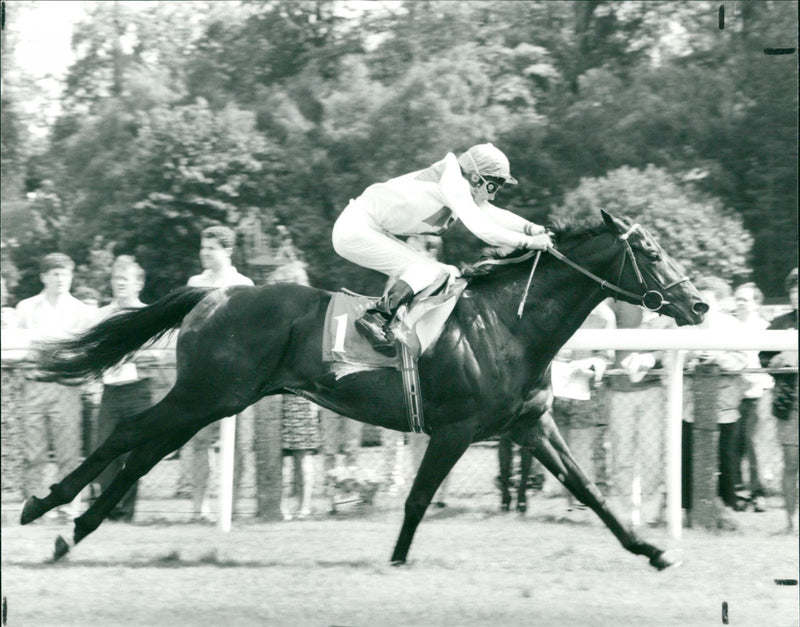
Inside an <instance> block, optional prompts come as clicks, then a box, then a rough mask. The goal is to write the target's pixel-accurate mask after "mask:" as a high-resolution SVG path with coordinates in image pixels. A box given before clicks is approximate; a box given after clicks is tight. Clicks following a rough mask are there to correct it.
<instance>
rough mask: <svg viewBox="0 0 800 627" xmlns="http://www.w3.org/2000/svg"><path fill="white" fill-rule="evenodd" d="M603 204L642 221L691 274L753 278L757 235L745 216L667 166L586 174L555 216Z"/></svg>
mask: <svg viewBox="0 0 800 627" xmlns="http://www.w3.org/2000/svg"><path fill="white" fill-rule="evenodd" d="M601 209H605V210H606V211H608V212H609V213H611V214H614V215H617V216H625V217H628V218H630V219H631V220H633V221H635V222H639V223H641V224H642V226H644V227H645V228H647V229H648V230H650V231H651V232H652V233H653V235H654V236H655V237H656V239H657V240H658V241H659V243H660V244H661V245H662V246H663V247H664V249H665V250H666V251H667V252H668V253H669V254H670V255H672V256H673V257H674V258H675V259H678V260H680V262H681V264H682V265H684V266H685V268H686V271H687V272H688V273H689V275H690V276H691V277H695V278H696V277H698V276H701V275H712V276H718V277H721V278H723V279H725V280H726V281H729V282H731V283H733V282H739V283H741V282H744V281H745V280H747V279H748V278H749V274H750V268H749V264H748V257H749V254H750V250H751V248H752V244H753V239H752V237H751V236H750V234H749V233H748V232H747V231H746V230H745V228H744V227H743V225H742V219H741V217H740V216H737V215H736V214H734V213H733V212H732V211H730V210H728V209H726V208H725V207H723V206H722V204H721V203H720V201H719V200H717V199H714V198H710V197H708V196H706V195H704V194H702V193H700V192H697V191H696V190H693V189H692V188H691V187H690V186H686V185H681V184H679V183H678V182H677V181H676V180H675V179H674V178H673V177H672V176H671V175H670V174H669V173H668V172H667V171H665V170H663V169H659V168H656V167H654V166H652V165H650V166H648V167H647V168H645V169H644V170H636V169H633V168H628V167H623V168H619V169H618V170H614V171H612V172H609V173H608V175H607V176H604V177H602V178H586V179H582V180H581V182H580V184H579V185H578V186H577V188H576V189H575V190H573V191H571V192H568V193H567V194H566V196H565V197H564V203H563V205H561V206H560V207H558V208H557V209H556V210H555V211H554V216H559V217H577V218H581V217H586V216H589V215H597V216H599V215H600V210H601Z"/></svg>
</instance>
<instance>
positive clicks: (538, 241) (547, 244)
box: [525, 233, 553, 250]
mask: <svg viewBox="0 0 800 627" xmlns="http://www.w3.org/2000/svg"><path fill="white" fill-rule="evenodd" d="M552 247H553V240H552V239H550V236H549V235H547V234H546V233H541V234H540V235H533V236H532V237H526V238H525V248H527V249H528V250H547V249H548V248H552Z"/></svg>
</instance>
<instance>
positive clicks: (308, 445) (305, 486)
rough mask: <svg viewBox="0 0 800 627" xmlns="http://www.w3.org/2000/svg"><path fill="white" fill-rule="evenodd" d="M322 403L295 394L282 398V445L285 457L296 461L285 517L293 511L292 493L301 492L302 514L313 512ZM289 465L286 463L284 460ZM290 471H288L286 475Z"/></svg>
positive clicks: (285, 497)
mask: <svg viewBox="0 0 800 627" xmlns="http://www.w3.org/2000/svg"><path fill="white" fill-rule="evenodd" d="M320 440H321V438H320V428H319V407H317V406H316V405H314V403H312V402H310V401H308V400H306V399H304V398H300V397H297V396H293V395H291V394H287V395H285V396H283V397H282V399H281V446H282V448H283V455H284V459H286V458H290V459H291V460H292V461H293V462H294V468H293V472H292V482H291V488H290V490H289V491H288V493H287V491H286V490H284V492H283V494H282V495H281V513H282V514H283V518H284V520H291V518H292V516H293V514H292V511H291V509H290V507H289V501H288V497H289V496H290V495H292V494H294V495H297V497H298V500H299V508H298V511H297V517H298V518H307V517H308V516H310V515H311V497H312V495H313V491H314V457H313V456H314V455H316V454H317V451H318V450H319V447H320ZM284 466H285V464H284ZM287 474H288V473H286V472H284V476H286V475H287Z"/></svg>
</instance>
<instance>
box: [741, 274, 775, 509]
mask: <svg viewBox="0 0 800 627" xmlns="http://www.w3.org/2000/svg"><path fill="white" fill-rule="evenodd" d="M733 297H734V301H735V304H736V310H735V312H734V315H735V316H736V318H737V319H738V320H739V322H741V323H742V324H743V325H744V326H745V327H746V328H748V329H753V330H758V331H760V330H763V329H766V328H767V324H768V323H767V321H766V320H764V319H763V318H761V316H759V308H760V307H761V303H762V302H763V301H764V295H763V294H762V293H761V290H760V289H758V286H756V284H755V283H744V284H742V285H740V286H739V287H737V288H736V290H735V291H734V293H733ZM747 359H748V361H747V367H748V368H758V367H759V366H760V364H759V361H758V352H757V351H749V352H748V353H747ZM744 381H745V383H746V384H747V387H746V388H745V390H744V395H743V397H742V401H741V403H739V433H740V436H739V443H738V446H737V454H738V457H739V460H738V462H737V464H736V483H737V485H738V484H741V483H743V482H742V477H743V475H742V460H743V459H744V458H746V459H747V466H748V471H749V479H750V481H749V482H748V488H749V490H750V503H751V504H752V505H753V510H754V511H756V512H763V511H765V503H764V488H763V486H762V485H761V477H760V473H759V471H758V456H757V454H756V446H755V432H756V425H757V424H758V411H759V404H760V401H761V398H762V397H763V396H764V390H765V389H769V388H771V387H772V380H771V379H770V378H769V376H768V375H766V374H763V373H757V372H755V373H749V374H745V375H744Z"/></svg>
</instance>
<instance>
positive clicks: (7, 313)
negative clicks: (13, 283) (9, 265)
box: [0, 276, 19, 330]
mask: <svg viewBox="0 0 800 627" xmlns="http://www.w3.org/2000/svg"><path fill="white" fill-rule="evenodd" d="M0 293H1V294H2V329H3V330H5V329H16V328H17V327H18V326H19V320H17V312H16V311H15V310H14V308H13V307H9V306H8V290H7V289H6V279H5V277H2V276H0Z"/></svg>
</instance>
